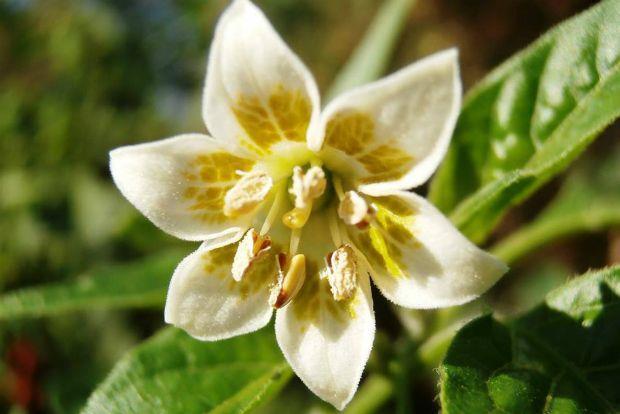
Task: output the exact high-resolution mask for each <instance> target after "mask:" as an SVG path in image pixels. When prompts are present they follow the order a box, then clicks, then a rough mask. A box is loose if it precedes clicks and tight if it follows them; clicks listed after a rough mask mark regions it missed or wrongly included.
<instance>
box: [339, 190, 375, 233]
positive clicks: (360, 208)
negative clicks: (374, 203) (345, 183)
mask: <svg viewBox="0 0 620 414" xmlns="http://www.w3.org/2000/svg"><path fill="white" fill-rule="evenodd" d="M369 211H370V209H369V207H368V204H367V203H366V200H364V198H363V197H362V196H360V195H359V194H358V193H357V192H355V191H347V192H346V193H345V194H344V197H343V199H342V200H341V201H340V205H339V206H338V216H339V217H340V218H341V219H342V221H344V222H345V223H346V224H348V225H350V226H358V225H360V224H362V225H363V224H364V222H367V220H366V217H367V216H368V213H369ZM358 227H359V226H358ZM362 228H363V227H362Z"/></svg>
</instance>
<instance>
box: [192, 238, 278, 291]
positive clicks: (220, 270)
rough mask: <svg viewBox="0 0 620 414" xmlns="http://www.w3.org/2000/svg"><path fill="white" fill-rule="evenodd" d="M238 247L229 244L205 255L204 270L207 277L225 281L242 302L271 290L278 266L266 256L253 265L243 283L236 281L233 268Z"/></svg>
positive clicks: (269, 256)
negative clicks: (263, 291) (232, 271)
mask: <svg viewBox="0 0 620 414" xmlns="http://www.w3.org/2000/svg"><path fill="white" fill-rule="evenodd" d="M237 245H238V243H234V244H229V245H226V246H223V247H219V248H217V249H213V250H210V251H208V252H206V253H204V255H203V256H202V259H203V263H204V265H203V269H204V271H205V273H206V274H207V277H217V278H218V279H221V280H223V281H224V282H226V288H227V289H228V291H229V292H231V293H237V294H238V295H239V298H240V299H241V300H245V299H246V298H248V297H249V296H251V295H254V294H256V293H258V292H259V291H261V290H263V289H265V290H266V289H268V288H269V284H270V283H271V282H272V281H273V280H275V278H276V266H275V262H274V259H273V255H272V254H265V255H263V256H261V257H260V258H258V259H257V260H256V261H255V262H254V263H252V266H251V267H250V268H249V269H248V270H247V272H246V273H245V274H244V276H243V279H241V281H239V282H237V281H235V279H233V277H232V275H231V267H232V262H233V259H234V257H235V252H236V251H237Z"/></svg>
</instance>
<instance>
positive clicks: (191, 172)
mask: <svg viewBox="0 0 620 414" xmlns="http://www.w3.org/2000/svg"><path fill="white" fill-rule="evenodd" d="M253 165H254V161H252V160H250V159H247V158H244V157H243V156H241V155H236V154H235V153H232V152H231V151H230V149H229V148H227V147H226V146H225V144H224V143H222V142H218V141H216V140H214V139H212V138H210V137H208V136H206V135H200V134H187V135H180V136H178V137H174V138H169V139H165V140H161V141H156V142H152V143H146V144H139V145H132V146H127V147H121V148H117V149H115V150H113V151H112V152H110V170H111V172H112V177H113V178H114V182H115V183H116V185H117V186H118V188H119V189H120V191H121V193H123V195H124V196H125V197H126V198H127V199H128V200H129V201H130V202H131V203H132V204H133V205H134V206H135V207H136V208H137V209H138V210H140V211H141V212H142V214H144V215H145V216H146V217H148V218H149V220H151V221H152V222H153V223H154V224H155V225H156V226H158V227H159V228H161V229H162V230H164V231H166V232H168V233H170V234H172V235H173V236H176V237H179V238H181V239H185V240H207V239H211V238H217V237H219V236H222V235H226V234H229V233H237V232H239V231H243V230H244V229H246V228H247V225H248V220H249V218H248V217H246V216H243V217H238V218H235V219H230V218H228V217H226V216H224V214H223V200H224V195H225V193H226V191H227V189H228V188H230V187H231V186H232V184H234V181H235V180H237V179H238V175H237V173H236V170H248V169H250V168H252V166H253Z"/></svg>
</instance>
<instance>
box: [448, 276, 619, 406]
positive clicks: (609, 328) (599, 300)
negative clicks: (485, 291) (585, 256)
mask: <svg viewBox="0 0 620 414" xmlns="http://www.w3.org/2000/svg"><path fill="white" fill-rule="evenodd" d="M619 320H620V266H616V267H614V268H609V269H604V270H601V271H596V272H591V273H587V274H586V275H584V276H582V277H579V278H577V279H575V280H573V281H571V282H569V283H567V284H566V285H564V286H562V287H560V288H558V289H556V290H554V291H552V292H551V293H550V294H548V295H547V298H546V300H545V303H544V304H543V305H541V306H539V307H537V308H535V309H534V310H532V311H531V312H528V313H527V314H525V315H524V316H522V317H520V318H518V319H516V320H514V321H511V322H508V323H505V324H503V323H500V322H497V321H495V320H494V319H493V318H492V317H491V316H484V317H481V318H479V319H476V320H474V321H473V322H471V323H469V324H468V325H467V326H465V327H464V328H463V329H462V330H461V331H460V332H459V333H458V334H457V335H456V337H455V338H454V341H453V342H452V345H451V346H450V349H449V350H448V354H447V355H446V358H445V359H444V361H443V363H442V365H441V367H440V371H441V402H442V410H443V412H444V413H446V414H451V413H491V412H493V413H500V412H501V413H507V414H509V413H518V414H529V413H543V412H544V413H549V414H555V413H558V414H560V413H609V414H612V413H618V412H620V411H619V410H620V387H618V377H619V376H620V353H619V352H618V349H620V329H618V321H619Z"/></svg>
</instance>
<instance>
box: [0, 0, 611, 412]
mask: <svg viewBox="0 0 620 414" xmlns="http://www.w3.org/2000/svg"><path fill="white" fill-rule="evenodd" d="M256 3H257V4H258V5H259V6H260V7H261V8H262V9H263V10H264V11H265V13H266V14H267V15H268V16H269V18H270V19H271V20H272V22H273V24H274V25H275V26H276V28H277V30H278V31H279V32H280V33H281V34H282V36H283V37H284V38H285V39H286V41H287V42H288V43H289V44H290V45H291V47H292V48H293V49H294V50H295V51H296V52H297V53H298V54H299V55H300V56H301V58H302V59H303V61H304V62H305V63H306V64H307V65H308V66H309V67H310V69H311V71H312V72H313V73H314V74H315V77H316V79H317V81H318V83H319V86H320V87H321V89H322V90H323V91H325V90H326V89H327V87H328V86H329V85H330V83H331V81H332V80H333V79H334V76H335V74H336V73H337V71H338V69H339V68H341V67H342V65H343V64H344V63H345V62H346V60H347V58H348V57H349V55H350V54H351V52H352V51H353V49H354V48H355V46H356V44H357V42H358V41H359V39H360V38H361V36H362V35H363V33H364V31H365V29H366V28H367V26H368V24H369V23H370V22H371V20H372V17H373V16H374V14H375V12H376V11H377V9H378V7H380V5H381V3H382V1H380V0H337V1H334V0H257V1H256ZM592 3H594V2H592V1H585V0H536V1H534V0H501V1H493V2H490V1H486V0H470V1H467V2H463V1H459V0H435V1H429V0H418V1H417V2H416V4H415V5H414V7H413V8H412V10H411V12H410V13H409V14H408V16H407V17H406V26H405V30H404V32H403V35H402V36H401V38H400V39H399V41H398V44H397V47H396V52H395V56H394V59H393V60H392V62H391V64H390V68H389V69H390V71H393V70H395V69H397V68H400V67H402V66H404V65H406V64H408V63H410V62H412V61H414V60H416V59H418V58H420V57H423V56H425V55H428V54H430V53H432V52H435V51H438V50H440V49H443V48H446V47H451V46H457V47H458V48H459V49H460V56H461V68H462V77H463V80H464V83H465V85H466V87H468V86H471V85H472V84H474V83H475V82H476V81H477V80H479V79H480V78H481V77H482V76H483V75H484V74H486V73H487V72H488V71H489V70H490V69H491V68H493V67H494V66H496V65H497V64H499V63H500V62H502V61H503V60H504V59H505V58H507V57H509V56H510V55H512V54H513V53H514V52H516V51H517V50H519V49H521V48H523V47H524V46H526V45H527V44H529V43H530V42H531V41H533V40H534V39H535V38H536V37H537V36H538V35H540V34H541V33H543V32H544V31H546V30H547V29H548V28H550V27H551V26H552V25H554V24H555V23H557V22H559V21H561V20H564V19H565V18H567V17H569V16H572V15H573V14H575V13H577V12H579V11H581V10H583V9H585V8H586V7H588V6H589V5H590V4H592ZM226 5H227V1H223V0H184V1H172V0H108V1H104V0H83V1H69V0H0V292H5V291H10V290H13V289H16V288H22V287H28V286H34V285H38V284H42V283H50V282H55V281H62V280H69V279H76V278H77V277H79V276H80V275H82V274H85V273H88V272H91V271H93V269H98V268H100V267H102V266H106V265H108V264H110V263H125V262H131V261H134V260H137V259H141V258H144V257H148V256H149V255H153V254H158V253H159V252H163V251H169V250H171V249H176V250H175V251H180V252H183V253H184V252H189V251H191V250H192V249H193V248H195V247H196V246H195V245H193V244H191V243H182V242H179V241H176V240H175V239H173V238H171V237H168V236H166V235H165V234H163V233H162V232H161V231H159V230H157V229H156V228H155V227H154V226H152V225H151V224H150V223H149V222H147V221H146V220H145V219H144V218H142V216H141V215H139V214H138V213H137V212H136V211H135V210H134V209H133V208H132V207H131V206H130V205H129V203H128V202H126V201H125V200H124V199H122V198H121V196H120V194H119V193H118V191H117V190H116V189H115V187H114V186H113V184H112V182H111V179H110V174H109V171H108V151H109V150H110V149H112V148H114V147H117V146H120V145H127V144H132V143H138V142H143V141H151V140H155V139H160V138H164V137H168V136H172V135H175V134H179V133H182V132H204V131H205V127H204V125H203V124H202V121H201V117H200V100H201V89H202V83H203V78H204V71H205V63H206V56H207V52H208V47H209V44H210V39H211V36H212V32H213V27H214V23H215V21H216V19H217V16H218V15H219V14H220V12H221V11H222V9H223V8H224V7H225V6H226ZM619 133H620V131H619V127H618V125H615V126H612V127H611V128H609V129H608V131H607V132H606V133H605V134H604V135H603V136H601V137H600V138H599V139H598V140H597V141H596V143H595V144H594V145H593V146H592V147H591V148H590V149H589V150H588V151H587V152H586V154H585V155H584V156H582V157H581V158H580V161H579V162H578V163H577V164H576V165H575V166H574V167H572V168H571V170H570V171H569V173H568V174H569V175H571V174H572V175H575V174H576V176H577V178H574V180H576V181H579V180H580V179H581V180H582V181H581V183H582V185H583V184H584V183H585V185H584V188H587V185H588V183H590V178H587V179H586V178H583V177H584V174H585V176H587V177H589V176H588V175H587V174H589V173H581V172H580V171H582V170H583V171H590V170H591V167H590V166H592V165H595V166H599V165H602V164H603V163H606V164H605V165H615V166H616V167H618V168H617V171H620V152H618V151H617V150H616V149H615V147H617V146H618V141H619V140H618V139H617V137H618V134H619ZM610 154H611V155H610ZM609 168H610V170H614V171H615V170H616V169H614V168H615V167H609ZM575 171H577V172H576V173H575ZM579 174H581V175H579ZM571 177H572V176H571ZM579 177H581V178H579ZM563 182H564V180H563V178H558V179H556V180H554V181H552V182H551V183H550V184H548V185H547V186H546V187H545V188H543V189H542V190H541V191H539V192H538V193H537V194H536V195H535V196H534V197H533V198H531V199H530V200H529V201H528V202H527V203H526V204H525V205H523V206H521V207H519V208H517V209H515V210H514V211H512V212H511V213H510V214H509V215H508V217H507V218H506V219H505V220H504V222H503V223H502V225H501V226H500V228H499V229H498V230H497V232H496V234H495V235H494V240H498V239H499V238H501V237H502V236H503V235H505V234H509V233H510V232H512V231H514V229H517V228H519V227H520V226H521V225H522V223H526V222H528V221H530V220H531V219H532V218H533V217H534V216H535V215H536V214H537V213H538V212H540V211H541V210H542V209H543V208H544V207H545V206H546V205H547V204H548V203H549V202H550V200H552V199H553V198H554V197H555V196H556V194H557V193H558V191H560V190H559V189H560V188H561V187H562V183H563ZM578 184H579V183H578ZM614 190H615V191H618V192H620V191H619V190H620V189H619V188H618V187H615V189H614V188H610V189H609V191H611V192H613V191H614ZM423 191H424V189H422V192H423ZM618 261H620V232H614V231H596V232H592V233H589V234H586V235H580V236H574V237H570V238H565V239H563V240H562V241H561V242H559V243H554V245H553V247H546V248H544V249H542V250H539V251H538V252H536V253H533V254H529V255H527V256H525V257H524V258H522V259H520V260H519V261H517V262H516V264H515V265H514V266H513V270H514V271H513V272H512V273H511V274H510V275H509V277H506V278H505V279H504V280H502V281H501V283H500V284H499V285H498V286H496V287H495V288H494V290H493V292H491V294H490V295H489V298H488V299H487V303H488V304H489V305H487V306H493V307H494V308H495V309H496V310H498V311H500V312H502V313H504V314H511V313H514V312H517V311H521V310H524V309H525V308H526V307H527V306H530V305H532V304H534V303H536V302H537V301H538V300H540V298H542V296H543V295H544V293H545V292H546V291H548V290H549V289H550V288H552V287H553V286H555V285H557V284H559V283H561V282H563V281H564V280H565V279H566V277H567V275H570V274H574V273H580V272H583V271H585V270H587V269H588V268H597V267H602V266H604V265H606V264H609V263H612V262H618ZM173 266H174V265H173V264H170V266H169V271H168V270H167V269H166V272H167V273H168V272H169V273H171V272H172V269H173ZM375 300H376V301H377V302H378V303H377V304H376V307H377V308H378V312H377V315H378V328H379V329H380V330H381V333H379V334H378V338H377V344H376V349H377V351H376V352H381V350H382V344H383V343H388V342H389V341H390V340H393V339H396V340H398V338H400V337H401V336H402V335H403V333H402V331H403V329H402V327H401V326H400V325H399V324H398V323H397V322H395V321H394V318H393V317H392V315H393V313H392V310H391V309H390V307H389V306H388V305H387V304H386V303H385V302H382V301H383V300H384V299H382V298H380V296H379V295H376V296H375ZM418 316H419V315H418ZM405 319H406V317H405ZM418 319H419V318H418ZM418 319H416V318H413V319H411V320H409V325H408V328H407V329H410V330H414V331H415V329H416V328H415V326H417V325H416V320H418ZM405 323H407V320H405ZM162 325H163V320H162V313H161V309H160V308H159V307H157V306H154V307H153V308H152V309H150V310H149V309H146V310H132V311H120V310H117V311H112V310H100V309H93V310H92V311H89V312H79V313H69V314H62V315H58V316H56V317H47V318H44V319H24V320H18V321H14V320H12V321H5V320H0V412H10V413H13V414H16V413H23V412H33V413H73V412H77V411H78V410H79V408H80V407H81V406H82V405H83V404H84V401H85V400H86V398H87V397H88V395H89V393H90V392H91V391H92V390H93V388H94V387H95V386H96V385H97V384H98V383H99V382H100V381H101V380H102V379H103V378H104V376H105V375H106V373H107V372H109V370H110V369H111V367H112V366H113V365H114V363H115V362H116V361H117V360H118V359H119V357H120V356H121V355H122V354H123V353H124V352H126V351H127V350H128V349H130V348H131V347H132V346H133V345H134V344H136V343H138V342H139V341H141V340H142V339H143V338H145V337H148V336H149V335H150V334H152V333H153V332H154V331H155V330H157V329H158V328H159V327H161V326H162ZM406 326H407V325H406ZM386 347H387V346H386ZM385 352H386V353H388V354H389V353H390V352H393V351H385ZM390 357H391V356H389V355H388V357H386V358H384V360H381V361H377V360H376V358H375V356H374V355H373V358H375V359H373V360H371V366H372V364H385V365H386V367H387V368H385V369H389V359H390ZM395 357H396V356H395ZM385 361H388V362H385ZM407 384H408V385H407V387H408V388H407V390H405V392H411V393H412V394H414V395H415V401H414V405H415V406H416V407H417V408H418V409H417V410H416V412H434V411H436V409H437V407H436V400H435V395H436V391H435V389H434V384H433V382H432V381H429V380H428V377H421V379H420V380H419V381H418V380H416V379H414V380H411V381H410V382H407ZM288 387H289V392H288V393H287V395H288V396H289V397H288V398H289V399H290V400H291V401H292V400H295V401H296V402H297V404H298V405H300V406H302V405H303V406H304V407H314V409H316V410H320V409H322V407H324V406H323V405H321V404H320V403H319V402H318V401H317V400H316V399H315V398H314V397H312V396H311V395H310V393H309V392H307V391H305V390H304V388H303V387H301V386H299V383H297V382H293V383H291V385H289V386H288ZM302 402H303V403H302ZM272 407H273V406H272ZM266 410H268V409H266ZM387 410H388V412H389V408H387Z"/></svg>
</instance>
